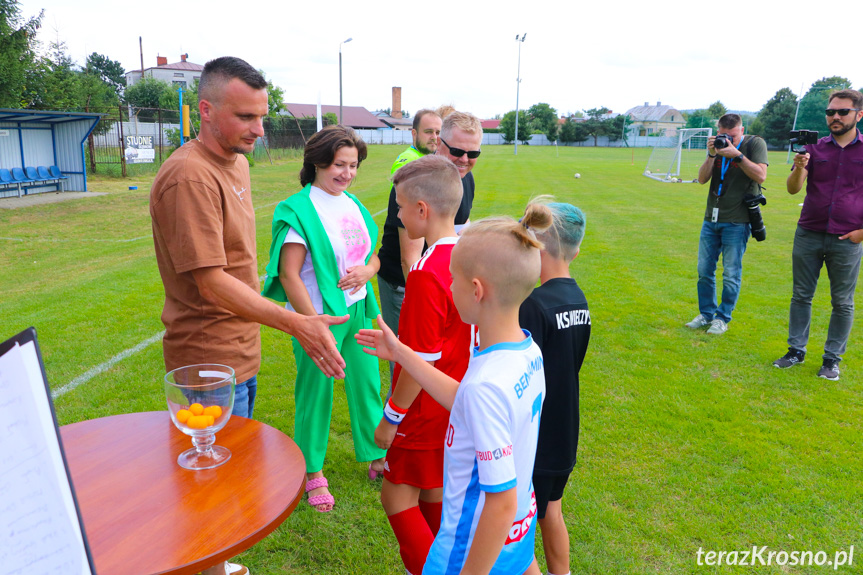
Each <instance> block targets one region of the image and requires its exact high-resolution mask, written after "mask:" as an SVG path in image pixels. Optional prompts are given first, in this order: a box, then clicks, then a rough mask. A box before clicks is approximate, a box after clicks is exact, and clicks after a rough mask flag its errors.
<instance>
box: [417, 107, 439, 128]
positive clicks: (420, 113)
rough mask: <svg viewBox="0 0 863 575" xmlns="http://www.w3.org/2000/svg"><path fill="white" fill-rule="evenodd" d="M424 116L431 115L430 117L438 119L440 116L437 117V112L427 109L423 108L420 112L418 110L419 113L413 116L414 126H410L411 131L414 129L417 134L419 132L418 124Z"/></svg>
mask: <svg viewBox="0 0 863 575" xmlns="http://www.w3.org/2000/svg"><path fill="white" fill-rule="evenodd" d="M426 114H432V115H434V116H437V117H438V118H440V115H438V113H437V112H435V111H434V110H429V109H428V108H423V109H422V110H420V111H419V112H417V113H416V114H415V115H414V124H413V126H412V127H413V129H414V130H416V131H417V132H419V131H420V122H421V121H422V119H423V116H425V115H426Z"/></svg>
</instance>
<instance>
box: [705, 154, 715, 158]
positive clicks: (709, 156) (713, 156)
mask: <svg viewBox="0 0 863 575" xmlns="http://www.w3.org/2000/svg"><path fill="white" fill-rule="evenodd" d="M707 157H708V158H715V157H716V154H713V155H712V156H711V155H710V154H707Z"/></svg>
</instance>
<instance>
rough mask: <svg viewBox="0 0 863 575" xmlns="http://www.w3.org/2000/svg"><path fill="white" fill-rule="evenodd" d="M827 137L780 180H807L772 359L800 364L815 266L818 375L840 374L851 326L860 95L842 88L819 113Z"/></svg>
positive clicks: (860, 179)
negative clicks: (781, 346)
mask: <svg viewBox="0 0 863 575" xmlns="http://www.w3.org/2000/svg"><path fill="white" fill-rule="evenodd" d="M826 117H827V128H828V129H829V130H830V135H829V136H827V137H825V138H821V139H820V140H818V142H817V143H815V144H812V145H808V146H806V153H804V154H797V156H795V158H794V166H793V167H792V169H791V174H790V175H789V176H788V180H787V181H786V184H785V185H786V188H787V189H788V193H789V194H796V193H797V192H799V191H800V190H801V189H802V188H803V184H804V182H805V183H806V198H805V199H804V200H803V210H802V211H801V212H800V219H799V220H798V222H797V231H796V232H795V234H794V247H793V249H792V252H791V266H792V267H791V273H792V277H793V288H792V295H791V310H790V313H789V319H788V353H786V354H785V355H784V356H782V357H781V358H779V359H777V360H776V361H774V362H773V365H774V366H776V367H781V368H788V367H792V366H794V365H796V364H798V363H803V359H804V357H805V356H806V344H807V343H808V341H809V324H810V320H811V318H812V297H813V296H814V295H815V288H816V286H817V285H818V276H819V275H820V273H821V266H822V265H826V266H827V275H828V278H829V280H830V297H831V302H832V305H833V312H832V314H831V315H830V325H829V327H828V328H827V340H826V341H825V342H824V355H823V356H822V364H821V368H820V369H819V370H818V377H823V378H825V379H829V380H832V381H836V380H838V379H839V362H840V361H842V354H843V353H845V346H846V344H847V343H848V336H849V335H850V333H851V325H852V324H853V323H854V291H855V289H856V287H857V277H858V275H859V274H860V257H861V254H863V246H861V245H860V242H861V241H863V229H861V228H863V137H861V134H860V130H858V129H857V123H858V122H860V121H861V120H863V94H861V93H860V92H858V91H857V90H841V91H838V92H834V93H833V94H831V95H830V99H829V101H828V104H827V110H826Z"/></svg>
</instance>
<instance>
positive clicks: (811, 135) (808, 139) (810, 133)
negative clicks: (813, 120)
mask: <svg viewBox="0 0 863 575" xmlns="http://www.w3.org/2000/svg"><path fill="white" fill-rule="evenodd" d="M788 138H789V140H790V142H791V151H792V152H794V153H795V154H805V153H806V150H798V149H797V148H796V147H795V146H805V145H806V144H815V143H817V142H818V132H816V131H815V130H794V131H793V132H790V133H789V134H788Z"/></svg>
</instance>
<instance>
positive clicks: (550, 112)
mask: <svg viewBox="0 0 863 575" xmlns="http://www.w3.org/2000/svg"><path fill="white" fill-rule="evenodd" d="M527 116H528V118H529V119H530V127H531V129H532V130H533V131H534V132H539V133H541V134H545V135H546V137H548V139H549V140H550V141H552V142H553V141H555V140H557V133H558V121H557V110H555V109H554V108H552V107H551V106H549V105H548V104H546V103H543V102H540V103H539V104H534V105H533V106H531V107H530V108H528V110H527ZM520 124H521V118H519V127H521V126H520Z"/></svg>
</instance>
